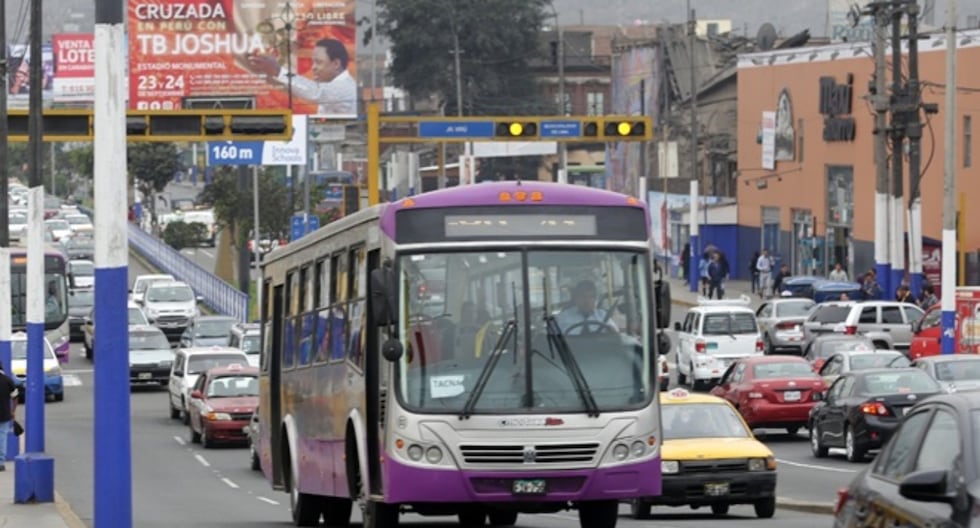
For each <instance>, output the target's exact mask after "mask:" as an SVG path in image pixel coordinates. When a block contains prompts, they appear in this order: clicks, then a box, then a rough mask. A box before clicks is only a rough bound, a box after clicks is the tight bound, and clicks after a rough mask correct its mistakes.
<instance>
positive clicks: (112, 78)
mask: <svg viewBox="0 0 980 528" xmlns="http://www.w3.org/2000/svg"><path fill="white" fill-rule="evenodd" d="M123 5H124V3H123V2H120V1H119V0H97V1H96V3H95V102H94V107H93V109H94V114H95V123H94V124H95V130H97V132H96V135H95V145H94V146H95V167H94V168H95V284H96V285H97V287H96V288H95V331H96V336H95V347H96V350H95V358H96V359H95V431H94V433H95V508H94V510H95V512H94V513H95V528H132V526H133V482H132V478H133V476H132V440H131V438H130V416H129V411H130V406H129V336H128V334H127V316H126V300H127V299H126V297H127V293H128V291H127V290H128V284H129V267H128V257H129V244H128V236H127V233H128V229H127V225H126V223H127V218H126V207H120V204H126V203H127V201H126V198H127V185H126V90H125V73H126V57H125V54H124V50H125V49H126V40H125V33H124V30H123V29H124V26H123V20H124V19H123Z"/></svg>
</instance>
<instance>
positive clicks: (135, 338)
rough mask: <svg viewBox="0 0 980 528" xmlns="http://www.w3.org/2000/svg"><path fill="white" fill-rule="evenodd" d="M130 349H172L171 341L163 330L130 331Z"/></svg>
mask: <svg viewBox="0 0 980 528" xmlns="http://www.w3.org/2000/svg"><path fill="white" fill-rule="evenodd" d="M129 349H130V350H160V349H167V350H169V349H170V342H169V341H167V337H166V336H164V335H163V332H130V334H129Z"/></svg>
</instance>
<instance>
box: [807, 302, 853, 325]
mask: <svg viewBox="0 0 980 528" xmlns="http://www.w3.org/2000/svg"><path fill="white" fill-rule="evenodd" d="M850 313H851V307H850V306H841V305H839V304H826V305H819V304H818V305H817V307H816V309H815V310H813V313H811V314H810V321H811V322H814V323H820V324H828V323H842V322H844V320H845V319H847V315H848V314H850Z"/></svg>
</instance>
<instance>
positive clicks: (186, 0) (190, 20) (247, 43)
mask: <svg viewBox="0 0 980 528" xmlns="http://www.w3.org/2000/svg"><path fill="white" fill-rule="evenodd" d="M354 3H355V0H290V1H289V2H270V1H263V0H217V1H215V0H198V1H193V0H156V1H155V2H147V1H146V0H128V32H127V33H128V40H129V63H130V68H129V72H130V73H129V75H130V78H129V105H130V107H131V108H134V109H137V110H175V109H180V108H185V107H190V106H191V105H193V104H194V102H195V99H200V100H205V99H206V100H214V99H222V98H227V99H234V100H235V101H237V102H238V104H239V105H240V106H238V108H242V107H245V108H258V109H285V108H290V105H292V109H293V112H294V113H297V114H312V115H322V116H331V117H352V116H356V115H357V82H356V80H355V78H354V75H355V72H356V70H355V62H354V58H355V56H356V54H355V52H356V40H355V32H356V23H355V17H354ZM287 22H290V24H289V26H290V28H289V29H288V30H287V29H286V26H287ZM290 95H291V96H290Z"/></svg>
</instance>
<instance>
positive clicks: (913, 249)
mask: <svg viewBox="0 0 980 528" xmlns="http://www.w3.org/2000/svg"><path fill="white" fill-rule="evenodd" d="M906 10H907V11H906V13H907V16H908V34H909V80H908V88H907V89H908V92H907V94H906V96H907V99H906V101H907V103H908V107H907V108H908V114H906V115H907V116H908V120H907V123H906V130H905V135H906V136H907V137H908V138H909V285H910V286H911V288H912V294H913V295H915V296H916V298H918V297H919V296H920V294H921V292H922V198H921V196H920V188H919V186H920V185H921V181H922V121H921V119H920V113H919V112H920V106H921V101H920V95H921V94H920V92H919V5H918V4H917V3H916V2H909V3H908V4H907V7H906Z"/></svg>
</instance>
